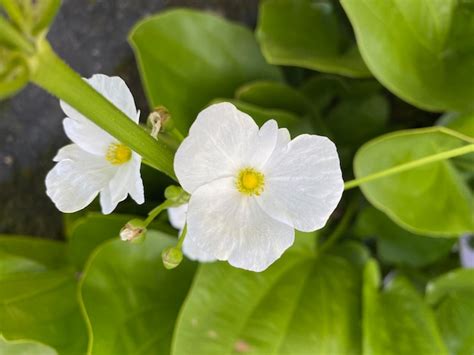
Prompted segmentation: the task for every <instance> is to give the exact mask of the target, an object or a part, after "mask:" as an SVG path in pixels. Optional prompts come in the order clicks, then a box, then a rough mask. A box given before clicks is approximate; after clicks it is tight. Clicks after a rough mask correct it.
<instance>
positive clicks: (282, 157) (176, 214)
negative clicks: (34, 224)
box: [46, 75, 343, 271]
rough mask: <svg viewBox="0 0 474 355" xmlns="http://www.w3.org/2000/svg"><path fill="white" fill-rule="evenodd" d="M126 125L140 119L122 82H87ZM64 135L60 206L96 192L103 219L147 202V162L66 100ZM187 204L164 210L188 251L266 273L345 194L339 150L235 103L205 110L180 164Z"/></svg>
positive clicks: (56, 191)
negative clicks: (123, 206) (128, 201)
mask: <svg viewBox="0 0 474 355" xmlns="http://www.w3.org/2000/svg"><path fill="white" fill-rule="evenodd" d="M88 82H89V84H90V85H92V86H93V87H94V88H95V89H96V90H97V91H99V92H100V93H102V94H103V95H104V96H105V97H106V98H108V99H109V100H110V101H111V102H112V103H114V104H115V105H116V106H117V107H118V108H120V109H121V110H122V111H123V112H124V113H125V114H126V115H127V116H128V117H130V119H132V120H134V121H135V122H138V117H139V113H138V112H137V110H136V108H135V104H134V100H133V97H132V95H131V93H130V91H129V90H128V88H127V87H126V85H125V83H124V82H123V81H122V80H121V79H119V78H109V77H106V76H104V75H95V76H93V77H92V78H91V79H89V80H88ZM61 107H62V108H63V110H64V112H65V113H66V115H67V116H68V117H67V118H66V119H65V120H64V128H65V131H66V134H67V135H68V137H69V138H70V139H71V140H72V141H73V144H71V145H68V146H66V147H64V148H62V149H61V150H60V151H59V152H58V154H57V156H56V157H55V161H57V162H58V163H57V164H56V166H55V167H54V168H53V170H52V171H51V172H50V173H49V174H48V176H47V178H46V186H47V193H48V195H49V196H50V197H51V199H52V200H53V201H54V203H55V204H56V206H57V207H58V209H60V210H61V211H63V212H74V211H77V210H80V209H82V208H84V207H85V206H87V205H88V204H89V203H91V202H92V200H94V198H95V197H96V196H97V195H98V194H99V193H100V203H101V206H102V211H103V213H110V212H112V211H113V210H114V208H115V207H116V206H117V204H118V203H119V202H120V201H122V200H124V199H125V198H126V197H127V195H128V194H130V195H131V196H132V198H133V199H135V201H136V202H137V203H143V201H144V197H143V184H142V181H141V177H140V163H141V158H140V156H139V155H138V154H136V153H134V152H132V151H131V150H130V148H128V147H127V146H125V145H123V144H122V143H120V142H118V141H117V140H115V139H114V138H113V137H112V136H110V135H109V134H108V133H106V132H105V131H103V130H102V129H100V128H99V127H97V126H96V125H94V124H93V123H91V122H90V121H88V120H87V119H86V118H85V117H84V116H82V115H81V114H80V113H79V112H77V111H75V110H74V109H72V108H71V107H70V106H68V105H67V104H65V103H63V102H62V103H61ZM174 169H175V172H176V176H177V178H178V180H179V183H180V184H181V186H182V187H183V189H184V190H185V191H186V192H187V193H189V194H190V195H191V198H190V200H189V204H184V205H181V206H179V207H173V208H170V209H169V210H168V213H169V218H170V222H171V224H172V225H173V226H174V227H176V228H177V229H180V230H183V229H184V226H185V225H187V235H186V238H185V240H184V242H183V252H184V254H186V255H187V256H188V257H189V258H191V259H194V260H199V261H201V262H208V261H214V260H226V261H228V262H229V263H230V264H231V265H233V266H235V267H239V268H243V269H247V270H252V271H262V270H265V269H266V268H267V267H268V266H269V265H270V264H272V263H273V262H274V261H275V260H277V259H278V258H279V257H280V256H281V255H282V254H283V252H284V251H285V250H286V249H288V248H289V247H290V246H291V245H292V244H293V241H294V231H295V229H297V230H300V231H305V232H309V231H314V230H317V229H320V228H322V227H323V226H324V225H325V224H326V222H327V220H328V218H329V216H330V215H331V213H332V212H333V211H334V209H335V208H336V206H337V204H338V203H339V200H340V199H341V196H342V192H343V180H342V174H341V169H340V164H339V158H338V154H337V150H336V147H335V145H334V144H333V143H332V142H331V141H330V140H329V139H328V138H326V137H321V136H317V135H307V134H305V135H300V136H298V137H296V138H294V139H293V140H291V138H290V134H289V132H288V130H287V129H285V128H278V125H277V123H276V121H274V120H269V121H267V122H266V123H265V124H264V125H263V126H262V127H260V128H259V127H258V126H257V124H256V123H255V122H254V120H253V119H252V118H251V117H250V116H248V115H247V114H245V113H243V112H241V111H239V110H238V109H237V108H236V107H235V106H233V105H232V104H230V103H220V104H215V105H212V106H210V107H208V108H206V109H205V110H203V111H202V112H201V113H200V114H199V115H198V117H197V118H196V120H195V122H194V123H193V125H192V126H191V128H190V131H189V135H188V137H186V138H185V139H184V141H183V142H182V143H181V145H180V146H179V148H178V150H177V152H176V155H175V160H174Z"/></svg>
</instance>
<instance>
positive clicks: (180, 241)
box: [176, 223, 188, 249]
mask: <svg viewBox="0 0 474 355" xmlns="http://www.w3.org/2000/svg"><path fill="white" fill-rule="evenodd" d="M187 233H188V224H187V223H186V224H185V225H184V228H183V230H182V231H181V234H180V235H179V239H178V244H176V248H178V249H181V248H182V246H183V243H184V239H185V238H186V234H187Z"/></svg>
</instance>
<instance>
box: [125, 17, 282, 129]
mask: <svg viewBox="0 0 474 355" xmlns="http://www.w3.org/2000/svg"><path fill="white" fill-rule="evenodd" d="M130 43H131V45H132V46H133V48H134V51H135V55H136V57H137V61H138V64H139V69H140V73H141V77H142V81H143V84H144V87H145V92H146V94H147V96H148V101H149V104H150V106H151V107H155V106H158V105H164V106H166V107H167V108H168V110H169V111H170V112H171V114H172V117H173V118H174V119H175V121H176V125H177V126H178V128H179V129H181V130H182V131H183V132H185V131H187V129H188V128H189V126H190V125H191V123H192V122H193V121H194V119H195V117H196V115H197V113H198V112H199V111H200V110H202V109H203V108H204V107H205V106H206V105H207V104H208V103H209V102H210V101H211V100H212V99H214V98H216V97H232V96H233V94H234V91H235V89H236V88H238V87H239V86H240V85H242V84H243V83H246V82H248V81H253V80H258V79H266V80H281V79H282V76H281V73H280V71H279V70H278V68H276V67H272V66H270V65H268V64H267V63H266V62H265V60H264V59H263V57H262V55H261V53H260V50H259V48H258V45H257V43H256V41H255V39H254V37H253V34H252V33H251V32H250V31H249V30H248V29H247V28H245V27H242V26H241V25H237V24H234V23H231V22H229V21H227V20H225V19H223V18H220V17H217V16H215V15H211V14H206V13H203V12H198V11H193V10H182V9H180V10H171V11H167V12H164V13H161V14H159V15H157V16H153V17H151V18H148V19H146V20H144V21H142V22H140V23H139V24H138V25H137V26H136V27H135V28H134V29H133V30H132V32H131V33H130Z"/></svg>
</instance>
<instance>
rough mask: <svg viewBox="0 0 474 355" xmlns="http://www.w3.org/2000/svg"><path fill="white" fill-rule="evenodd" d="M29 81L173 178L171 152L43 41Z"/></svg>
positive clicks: (31, 60) (34, 60)
mask: <svg viewBox="0 0 474 355" xmlns="http://www.w3.org/2000/svg"><path fill="white" fill-rule="evenodd" d="M29 64H30V69H31V80H32V81H33V82H34V83H35V84H36V85H38V86H40V87H41V88H43V89H45V90H47V91H49V92H50V93H51V94H53V95H54V96H57V97H58V98H60V99H61V100H64V101H65V102H67V103H68V104H69V105H71V106H72V107H74V108H75V109H76V110H78V111H79V112H80V113H82V114H83V115H84V116H86V117H87V118H88V119H90V120H91V121H93V122H94V123H95V124H97V125H98V126H99V127H101V128H102V129H104V130H105V131H107V132H108V133H110V134H111V135H112V136H114V137H115V138H117V139H118V140H119V141H120V142H122V143H124V144H126V145H127V146H129V147H130V148H131V149H133V150H134V151H135V152H137V153H138V154H139V155H141V156H142V157H143V158H144V159H145V160H146V161H147V162H148V163H149V164H150V165H152V166H153V167H154V168H156V169H158V170H160V171H162V172H163V173H165V174H167V175H168V176H170V177H171V178H173V179H175V180H176V176H175V174H174V171H173V152H172V151H171V149H169V148H168V147H167V146H166V145H165V144H163V143H162V142H160V141H157V140H155V139H153V137H151V136H150V135H149V134H148V133H147V132H146V131H145V130H144V129H143V128H141V127H140V126H139V125H137V124H136V123H135V122H133V121H132V120H131V119H129V118H128V117H127V116H126V115H125V114H124V113H123V112H122V111H121V110H119V109H118V108H117V107H116V106H115V105H113V104H112V103H111V102H110V101H108V100H107V99H106V98H105V97H103V96H102V95H101V94H99V93H98V92H97V91H96V90H95V89H93V88H92V87H91V86H90V85H89V84H88V83H87V82H86V81H85V80H83V79H82V78H81V77H80V76H79V75H78V74H77V73H76V72H74V71H73V70H72V69H71V68H70V67H69V66H68V65H67V64H66V63H64V62H63V61H62V60H61V59H60V58H59V57H58V56H57V55H56V54H55V53H54V51H53V50H52V49H51V47H50V45H49V43H48V42H47V41H46V40H44V41H41V42H39V44H38V52H37V54H36V55H35V56H32V57H31V59H30V63H29Z"/></svg>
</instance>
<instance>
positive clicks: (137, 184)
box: [128, 152, 145, 205]
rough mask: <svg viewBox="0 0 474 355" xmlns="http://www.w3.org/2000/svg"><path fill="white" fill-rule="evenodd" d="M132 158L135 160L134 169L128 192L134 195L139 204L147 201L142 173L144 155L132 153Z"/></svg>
mask: <svg viewBox="0 0 474 355" xmlns="http://www.w3.org/2000/svg"><path fill="white" fill-rule="evenodd" d="M132 160H133V168H132V169H133V170H132V178H131V181H130V186H129V190H128V193H129V194H130V197H132V198H133V199H134V200H135V202H136V203H138V204H139V205H141V204H143V203H144V202H145V191H144V188H143V180H142V176H141V173H140V168H141V164H142V157H141V156H140V155H138V154H137V153H135V152H133V153H132Z"/></svg>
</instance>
